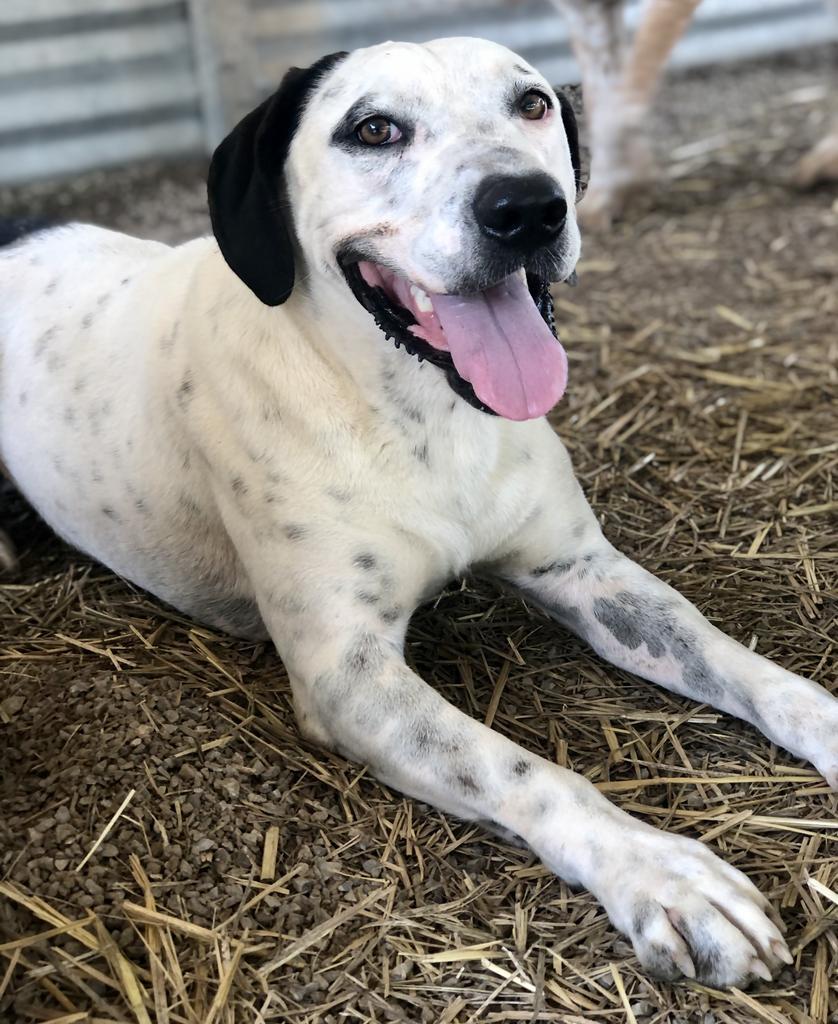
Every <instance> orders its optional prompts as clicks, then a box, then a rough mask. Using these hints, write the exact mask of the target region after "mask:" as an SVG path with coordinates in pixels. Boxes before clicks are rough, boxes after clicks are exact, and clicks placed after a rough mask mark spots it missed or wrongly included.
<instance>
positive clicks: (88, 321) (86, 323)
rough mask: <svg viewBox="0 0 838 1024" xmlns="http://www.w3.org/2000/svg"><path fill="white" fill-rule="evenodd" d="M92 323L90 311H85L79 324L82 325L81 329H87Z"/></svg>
mask: <svg viewBox="0 0 838 1024" xmlns="http://www.w3.org/2000/svg"><path fill="white" fill-rule="evenodd" d="M92 324H93V314H92V313H85V315H84V316H83V317H82V318H81V325H82V328H83V330H85V331H86V330H88V329H89V328H90V327H91V326H92Z"/></svg>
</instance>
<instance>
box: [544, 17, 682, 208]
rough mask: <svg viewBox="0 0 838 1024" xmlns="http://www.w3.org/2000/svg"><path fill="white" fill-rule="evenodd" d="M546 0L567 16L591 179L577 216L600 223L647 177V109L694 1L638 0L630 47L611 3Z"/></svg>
mask: <svg viewBox="0 0 838 1024" xmlns="http://www.w3.org/2000/svg"><path fill="white" fill-rule="evenodd" d="M554 2H555V3H556V5H557V6H558V7H559V8H560V10H562V12H563V13H564V15H565V18H566V20H567V24H568V29H569V32H570V38H571V43H572V45H573V51H574V54H575V55H576V59H577V61H578V63H579V66H580V69H581V71H582V85H583V91H584V96H585V109H586V113H587V115H588V118H589V123H590V145H591V180H590V185H589V187H588V191H587V193H586V195H585V198H584V201H583V202H582V203H581V204H580V206H579V214H580V217H581V219H582V220H583V221H584V223H585V224H586V225H587V226H588V227H593V228H606V227H608V225H609V223H610V222H611V219H612V218H613V217H614V216H616V215H618V214H619V213H620V211H621V208H622V206H623V204H624V202H625V200H626V199H627V198H628V196H629V195H630V194H631V193H632V192H634V191H637V190H638V189H641V188H643V187H646V186H648V185H649V184H650V183H651V181H652V179H653V174H654V160H653V157H652V148H651V143H650V141H649V137H648V130H647V123H648V120H649V111H650V108H651V106H652V102H653V100H654V96H655V93H656V92H657V89H658V86H659V84H660V80H661V77H662V73H663V68H664V66H665V64H666V61H667V59H668V58H669V54H670V53H671V51H672V49H673V47H674V46H675V44H676V43H677V42H678V40H679V39H680V38H681V36H682V35H683V34H684V32H685V30H686V29H687V27H688V25H689V23H690V20H691V19H692V15H693V12H694V11H695V9H696V7H697V6H698V5H699V3H700V2H701V0H644V3H643V4H642V6H641V9H640V12H639V15H638V21H637V28H636V30H635V33H634V36H633V38H632V40H631V42H630V44H629V43H628V42H627V33H626V29H625V25H624V20H623V6H624V5H623V4H622V3H620V2H619V0H554Z"/></svg>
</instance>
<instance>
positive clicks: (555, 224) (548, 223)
mask: <svg viewBox="0 0 838 1024" xmlns="http://www.w3.org/2000/svg"><path fill="white" fill-rule="evenodd" d="M566 217H567V203H566V202H565V201H564V199H562V198H561V197H559V196H557V197H556V198H555V199H554V200H553V201H552V202H550V203H547V205H546V206H545V207H544V215H543V218H542V224H543V225H544V227H545V228H546V229H547V230H548V231H558V230H559V228H560V227H561V226H562V224H564V222H565V218H566Z"/></svg>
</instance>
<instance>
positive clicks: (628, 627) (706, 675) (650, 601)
mask: <svg viewBox="0 0 838 1024" xmlns="http://www.w3.org/2000/svg"><path fill="white" fill-rule="evenodd" d="M594 615H595V616H596V618H597V620H598V621H599V622H601V623H602V624H603V625H604V626H605V627H606V629H607V630H608V631H609V632H610V633H611V634H612V635H613V636H614V637H615V638H616V640H617V641H618V642H619V643H621V644H622V645H623V646H624V647H627V648H628V649H629V650H632V651H634V650H637V648H638V647H640V645H641V644H642V643H645V644H646V649H647V650H648V652H649V654H650V655H651V656H652V657H653V658H660V657H662V656H663V654H664V653H665V652H666V650H669V652H670V654H671V655H672V656H673V657H674V658H675V660H676V661H678V662H680V664H681V672H682V676H683V680H684V682H685V683H686V684H687V685H688V686H689V687H691V689H692V690H693V691H694V692H695V693H696V694H698V695H699V696H700V697H702V698H704V699H706V700H708V701H709V702H710V703H713V702H715V700H717V699H718V698H719V697H720V696H721V694H722V692H723V690H724V681H723V679H722V678H721V677H720V676H719V675H718V674H717V673H716V672H715V671H714V670H713V669H712V668H711V667H710V665H709V664H708V662H707V660H706V658H705V657H704V655H703V654H702V652H701V649H700V648H701V641H700V640H699V638H698V637H697V636H696V634H695V633H694V631H693V630H692V629H690V627H688V626H685V625H683V624H682V623H681V622H679V621H678V608H677V606H675V605H674V604H672V603H670V602H666V601H662V600H660V599H655V598H647V599H645V600H641V598H639V597H638V596H637V595H636V594H631V593H629V592H628V591H621V592H620V593H618V594H615V595H614V597H613V598H597V599H596V600H595V601H594Z"/></svg>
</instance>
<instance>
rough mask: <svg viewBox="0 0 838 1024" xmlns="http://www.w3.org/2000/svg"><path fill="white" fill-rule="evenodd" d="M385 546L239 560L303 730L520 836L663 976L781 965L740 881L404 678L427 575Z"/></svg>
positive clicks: (352, 541) (355, 542) (729, 976)
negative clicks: (597, 905) (584, 892)
mask: <svg viewBox="0 0 838 1024" xmlns="http://www.w3.org/2000/svg"><path fill="white" fill-rule="evenodd" d="M386 535H387V531H386V529H384V528H382V527H380V526H376V528H375V529H371V530H370V536H372V537H374V538H375V544H374V545H373V544H369V546H364V542H363V541H361V540H359V539H356V538H352V537H348V536H342V535H341V533H340V531H339V530H337V529H336V530H332V531H329V532H328V535H327V534H326V533H325V532H324V531H323V529H322V527H321V528H320V529H319V531H318V534H317V536H316V537H315V536H314V534H313V533H312V534H311V536H308V535H306V534H303V535H300V534H295V535H294V536H293V537H291V538H287V531H285V537H286V538H287V539H288V540H289V541H290V543H286V542H284V541H282V540H281V539H280V540H278V541H277V542H276V546H275V547H274V548H272V547H271V546H270V545H264V544H263V545H262V546H261V549H260V557H259V558H256V557H254V558H249V557H247V555H246V553H245V556H244V557H245V563H246V565H247V568H248V572H249V573H250V574H251V578H252V579H253V581H254V583H255V585H256V588H257V593H258V597H259V606H260V609H261V612H262V615H263V618H264V620H265V623H266V624H267V626H268V628H269V631H270V633H271V635H272V637H273V638H274V640H275V642H276V646H277V649H278V650H279V652H280V654H281V656H282V658H283V661H284V663H285V665H286V668H287V670H288V674H289V677H290V680H291V684H292V689H293V694H294V703H295V708H296V712H297V716H298V720H299V723H300V727H301V729H302V731H303V732H304V733H305V734H306V735H307V736H308V737H309V738H311V739H313V740H315V741H317V742H319V743H322V744H324V745H326V746H328V747H331V748H332V749H334V750H336V751H339V752H340V753H341V754H342V755H344V756H346V757H348V758H350V759H352V760H354V761H359V762H361V763H363V764H366V765H368V766H369V770H370V772H371V774H372V775H374V776H375V777H376V778H378V779H380V780H381V781H382V782H384V783H386V784H387V785H390V786H392V787H394V788H395V789H397V790H400V791H401V792H403V793H406V794H408V795H410V796H413V797H416V798H418V799H420V800H424V801H426V802H427V803H429V804H432V805H433V806H435V807H437V808H440V809H441V810H444V811H447V812H449V813H451V814H454V815H457V816H458V817H460V818H465V819H468V820H472V821H479V822H482V823H485V824H487V825H489V826H490V827H491V828H493V829H495V830H500V831H501V832H503V833H511V834H514V835H515V836H517V837H519V838H520V839H521V840H523V842H524V843H526V844H527V845H528V846H530V847H531V848H532V849H533V850H534V851H535V852H536V853H537V854H538V855H539V856H540V857H541V858H542V859H543V861H544V862H545V863H546V864H547V865H548V866H549V867H550V868H551V869H552V870H553V871H555V872H556V873H557V874H559V875H560V876H561V877H563V878H565V879H566V880H567V881H568V882H571V883H577V884H582V885H585V886H587V887H588V888H589V889H590V890H591V891H592V892H593V893H594V894H595V895H596V896H597V897H598V898H599V899H600V900H601V901H602V903H603V904H604V905H605V908H606V910H607V911H608V914H609V916H610V917H611V920H612V921H613V922H614V924H615V925H616V926H617V927H618V928H619V929H621V930H622V931H623V932H625V933H626V934H627V935H628V936H630V937H631V939H632V941H633V942H634V945H635V949H636V950H637V954H638V956H639V957H640V959H641V961H642V962H643V963H644V964H645V965H646V967H647V968H648V969H649V970H650V971H653V972H655V973H656V974H658V975H661V976H663V977H666V978H671V979H675V978H678V977H681V976H684V975H685V976H687V977H696V976H697V977H699V978H701V979H702V981H704V982H706V983H708V984H712V985H716V986H729V985H745V984H747V983H748V982H749V981H750V980H752V979H753V978H755V977H756V978H767V977H769V976H770V975H771V973H772V972H773V971H774V970H775V969H776V967H777V966H778V964H779V963H780V962H781V961H787V960H788V952H787V950H786V947H785V944H784V942H783V940H782V936H781V934H780V932H779V930H778V928H777V927H776V924H775V923H774V922H772V920H771V919H770V916H769V915H770V913H771V911H770V908H769V907H768V905H767V903H766V901H765V900H764V899H763V898H762V897H761V896H760V894H759V893H758V892H757V890H756V889H755V888H754V887H753V885H751V883H750V882H749V881H748V880H747V879H746V878H745V877H744V876H743V875H742V874H740V873H739V872H738V871H736V870H735V869H733V868H731V867H728V866H727V865H725V864H724V863H723V862H722V861H720V860H719V859H718V858H716V857H715V856H714V855H713V854H712V853H711V852H710V850H708V849H707V848H706V847H705V846H703V845H702V844H700V843H697V842H695V841H693V840H689V839H685V838H683V837H679V836H669V835H666V834H664V833H662V832H658V831H657V830H656V829H653V828H651V827H650V826H648V825H646V824H644V823H642V822H640V821H637V820H635V819H633V818H631V817H630V816H629V815H628V814H626V813H625V812H623V811H621V810H619V809H618V808H616V807H615V806H613V805H612V804H611V803H609V801H608V800H606V799H605V797H603V796H602V795H601V794H600V793H599V792H598V791H597V790H596V789H595V787H594V786H593V785H591V784H590V783H589V782H588V781H587V780H586V779H584V778H582V777H581V776H579V775H576V774H575V773H573V772H570V771H567V770H566V769H563V768H560V767H558V766H557V765H555V764H553V763H551V762H550V761H547V760H545V759H543V758H540V757H537V756H536V755H534V754H532V753H529V752H528V751H526V750H524V749H523V748H522V747H520V746H518V745H516V744H515V743H513V742H511V741H510V740H508V739H506V738H505V737H503V736H502V735H500V734H499V733H497V732H494V731H493V730H491V729H489V728H487V727H486V726H485V725H483V724H481V723H479V722H476V721H475V720H474V719H472V718H469V717H468V716H467V715H465V714H463V713H462V712H461V711H459V710H458V709H456V708H455V707H453V706H452V705H451V704H449V703H448V702H447V701H446V700H444V699H443V698H442V697H441V696H440V695H439V694H438V693H436V691H434V690H433V689H432V688H431V687H430V686H428V685H427V684H426V683H425V682H424V681H423V680H422V679H421V678H420V677H419V676H418V675H417V674H416V673H415V672H414V671H412V669H410V668H409V667H408V665H407V664H406V663H405V661H404V658H403V654H402V646H403V641H404V633H405V628H406V624H407V618H408V615H409V612H410V610H411V609H412V607H413V606H414V605H415V603H416V600H417V596H418V595H417V593H416V592H415V590H414V586H415V583H414V581H415V580H416V579H419V578H422V576H423V575H424V578H425V579H427V572H428V566H427V565H424V566H423V564H422V557H421V553H422V551H423V545H422V541H421V539H420V538H418V537H416V538H413V539H412V540H410V541H407V540H406V539H405V537H404V536H403V535H402V536H401V537H400V538H399V539H398V541H397V542H396V540H395V538H391V539H392V540H393V543H392V544H390V545H389V546H388V544H387V542H386V539H385V538H386ZM304 549H305V550H304ZM274 550H275V552H276V561H273V557H272V553H271V552H272V551H274ZM651 865H655V870H654V873H652V872H651V871H650V870H649V868H650V866H651Z"/></svg>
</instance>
